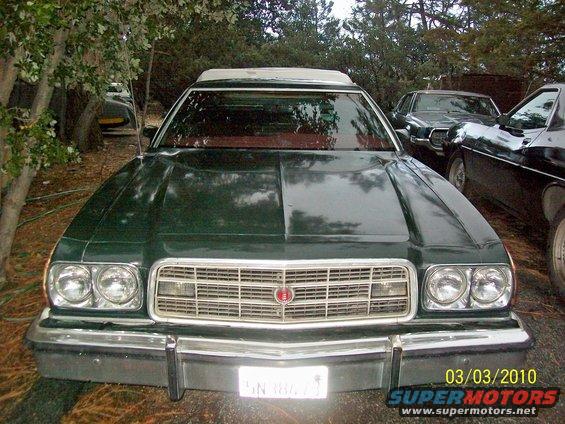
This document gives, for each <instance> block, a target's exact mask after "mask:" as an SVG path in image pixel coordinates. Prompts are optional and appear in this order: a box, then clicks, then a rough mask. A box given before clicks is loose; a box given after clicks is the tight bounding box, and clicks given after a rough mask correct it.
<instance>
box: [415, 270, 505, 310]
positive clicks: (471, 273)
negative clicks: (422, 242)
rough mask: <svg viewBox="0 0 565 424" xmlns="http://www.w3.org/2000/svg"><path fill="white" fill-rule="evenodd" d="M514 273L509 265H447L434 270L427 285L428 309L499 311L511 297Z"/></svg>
mask: <svg viewBox="0 0 565 424" xmlns="http://www.w3.org/2000/svg"><path fill="white" fill-rule="evenodd" d="M512 290H513V281H512V272H511V270H510V268H509V267H508V266H506V265H494V266H479V265H446V266H436V267H433V268H431V269H430V270H429V271H428V273H427V274H426V279H425V282H424V298H423V304H424V307H425V308H426V309H428V310H472V309H500V308H504V307H506V306H507V305H508V304H509V302H510V299H511V297H512Z"/></svg>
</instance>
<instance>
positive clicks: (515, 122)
mask: <svg viewBox="0 0 565 424" xmlns="http://www.w3.org/2000/svg"><path fill="white" fill-rule="evenodd" d="M557 94H558V92H557V90H545V91H541V92H540V93H539V94H537V95H536V96H535V97H534V98H532V99H531V100H530V101H528V102H527V103H526V104H524V105H523V106H522V107H520V108H519V109H518V110H517V111H515V112H514V113H512V115H510V117H509V120H508V126H509V127H512V128H517V129H521V130H531V129H535V128H543V127H545V124H546V122H547V118H548V117H549V114H550V113H551V109H552V108H553V103H554V102H555V99H556V98H557Z"/></svg>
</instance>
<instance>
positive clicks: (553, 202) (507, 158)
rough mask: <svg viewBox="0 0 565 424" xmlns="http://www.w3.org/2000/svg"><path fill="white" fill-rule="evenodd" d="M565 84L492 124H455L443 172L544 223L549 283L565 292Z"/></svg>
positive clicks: (464, 189)
mask: <svg viewBox="0 0 565 424" xmlns="http://www.w3.org/2000/svg"><path fill="white" fill-rule="evenodd" d="M564 122H565V84H552V85H546V86H544V87H542V88H540V89H539V90H537V91H536V92H534V93H533V94H531V95H530V96H528V97H527V98H525V99H524V100H523V101H522V102H520V103H519V104H518V105H517V106H516V107H514V109H512V110H511V111H510V112H509V113H508V114H506V115H501V116H500V117H498V118H497V120H496V122H494V123H492V124H479V123H464V124H460V125H457V126H455V127H453V128H452V129H451V130H450V132H449V135H448V137H447V139H446V142H445V143H444V149H445V152H446V155H447V156H448V157H449V158H450V159H449V162H448V166H447V171H446V176H447V178H448V179H449V181H450V182H451V183H452V184H453V185H454V186H455V187H456V188H457V189H458V190H459V191H461V192H464V193H465V192H467V191H468V189H469V187H470V186H471V185H472V186H473V187H476V188H478V189H479V190H480V191H482V192H483V193H486V194H488V195H489V196H490V197H492V198H493V199H494V200H495V201H496V202H497V203H498V204H500V205H502V206H503V207H504V208H505V209H507V210H508V211H509V212H511V213H512V214H514V215H515V216H517V217H519V218H520V219H522V220H524V221H525V222H527V223H530V224H532V225H535V226H540V225H541V228H547V227H548V226H549V237H548V247H547V257H548V268H549V274H550V278H551V281H552V283H553V284H554V285H555V287H556V288H557V289H558V290H559V291H560V293H561V295H565V124H564Z"/></svg>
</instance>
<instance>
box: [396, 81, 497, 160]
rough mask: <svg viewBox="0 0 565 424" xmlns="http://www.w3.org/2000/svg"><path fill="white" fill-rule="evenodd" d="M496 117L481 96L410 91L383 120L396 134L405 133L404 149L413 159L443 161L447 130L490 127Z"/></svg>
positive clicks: (493, 107) (492, 105) (489, 101)
mask: <svg viewBox="0 0 565 424" xmlns="http://www.w3.org/2000/svg"><path fill="white" fill-rule="evenodd" d="M499 114H500V112H499V111H498V108H497V107H496V104H495V103H494V101H493V100H492V99H491V98H490V97H489V96H486V95H484V94H476V93H468V92H464V91H446V90H425V91H414V92H411V93H408V94H406V95H405V96H404V97H402V98H401V99H400V101H399V102H398V105H397V106H396V108H395V109H394V110H393V111H392V112H390V113H389V114H388V115H387V117H388V119H389V121H390V122H391V124H392V126H393V127H394V128H395V129H396V130H406V131H407V133H404V135H405V137H404V138H405V139H404V140H403V142H404V144H405V147H407V149H408V150H409V151H410V152H411V153H413V154H415V155H416V156H429V155H426V153H434V154H435V156H439V157H443V147H442V143H443V140H444V139H445V137H446V136H447V132H448V130H449V128H451V127H452V126H454V125H456V124H458V123H460V122H476V123H484V124H487V125H489V124H493V123H494V122H495V119H496V117H497V116H498V115H499Z"/></svg>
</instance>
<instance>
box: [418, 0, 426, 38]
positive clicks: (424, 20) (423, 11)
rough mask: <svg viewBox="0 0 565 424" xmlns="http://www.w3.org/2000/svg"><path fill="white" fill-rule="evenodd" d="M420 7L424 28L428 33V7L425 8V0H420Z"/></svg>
mask: <svg viewBox="0 0 565 424" xmlns="http://www.w3.org/2000/svg"><path fill="white" fill-rule="evenodd" d="M418 7H419V9H420V19H421V20H422V28H424V31H427V30H428V20H427V19H426V7H425V6H424V0H418Z"/></svg>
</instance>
